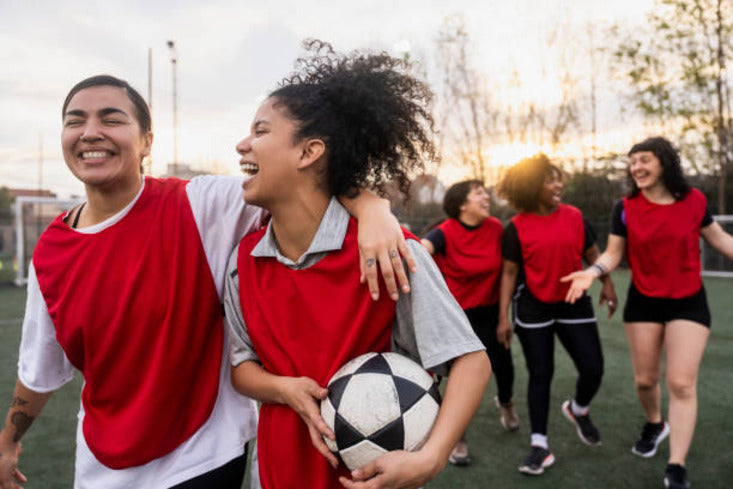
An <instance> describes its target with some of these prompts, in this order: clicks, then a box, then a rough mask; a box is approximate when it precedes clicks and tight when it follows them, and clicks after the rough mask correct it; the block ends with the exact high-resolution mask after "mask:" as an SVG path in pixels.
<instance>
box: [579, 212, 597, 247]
mask: <svg viewBox="0 0 733 489" xmlns="http://www.w3.org/2000/svg"><path fill="white" fill-rule="evenodd" d="M583 228H584V233H585V238H584V240H583V251H586V250H587V249H588V248H590V247H591V246H593V245H594V244H596V241H598V235H597V234H596V230H595V229H594V228H593V225H592V224H591V223H590V222H589V221H588V220H587V219H583Z"/></svg>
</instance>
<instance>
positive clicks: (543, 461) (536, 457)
mask: <svg viewBox="0 0 733 489" xmlns="http://www.w3.org/2000/svg"><path fill="white" fill-rule="evenodd" d="M554 463H555V456H554V455H553V454H552V453H550V451H549V450H548V449H546V448H542V447H537V446H534V445H533V446H532V448H531V449H530V450H529V454H528V455H527V458H525V459H524V462H522V465H520V466H519V471H520V472H521V473H523V474H529V475H540V474H542V473H544V472H545V468H546V467H549V466H550V465H552V464H554Z"/></svg>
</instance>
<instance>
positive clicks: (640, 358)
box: [563, 137, 733, 489]
mask: <svg viewBox="0 0 733 489" xmlns="http://www.w3.org/2000/svg"><path fill="white" fill-rule="evenodd" d="M629 159H630V161H629V167H628V179H629V185H630V188H631V191H630V192H629V195H627V196H626V197H624V198H623V199H622V200H621V201H619V202H618V203H617V204H616V205H615V206H614V208H613V217H612V223H611V233H610V234H609V236H608V246H607V247H606V251H604V252H603V254H602V255H601V256H600V257H599V258H598V259H597V260H596V261H595V262H594V263H593V265H592V266H591V267H590V268H587V269H586V270H584V271H582V272H576V273H573V274H571V275H569V276H567V277H565V278H564V279H563V280H564V281H570V280H572V282H571V287H570V289H569V290H568V293H567V300H568V301H569V302H570V303H575V301H577V300H578V298H580V297H582V295H583V293H584V292H585V291H586V290H588V288H589V287H590V285H591V283H592V282H593V279H594V278H595V277H597V276H605V275H606V274H607V273H608V272H609V271H611V270H613V269H614V268H616V267H617V266H618V264H619V263H620V262H621V259H622V258H623V257H624V254H625V255H626V259H627V260H628V263H629V267H630V268H631V283H630V284H629V291H628V296H627V299H626V306H625V307H624V325H625V327H626V336H627V338H628V340H629V349H630V350H631V361H632V364H633V367H634V384H635V386H636V394H637V396H638V397H639V402H640V403H641V407H642V409H643V410H644V415H645V417H646V424H645V425H644V427H643V429H642V432H641V436H640V437H639V439H638V441H637V442H636V443H635V444H634V446H633V447H632V449H631V451H632V452H633V453H634V454H636V455H638V456H640V457H653V456H654V455H655V454H656V452H657V447H658V446H659V444H660V443H661V442H662V441H663V440H664V439H665V438H666V437H667V435H669V462H668V464H667V468H666V469H665V475H664V483H665V486H667V487H670V488H674V489H678V488H687V487H689V481H688V479H687V470H686V468H685V458H686V457H687V453H688V451H689V449H690V444H691V443H692V436H693V434H694V431H695V422H696V418H697V375H698V372H699V369H700V362H701V361H702V356H703V352H704V351H705V345H706V344H707V341H708V337H709V336H710V323H711V319H710V309H709V308H708V302H707V297H706V296H705V287H704V286H703V284H702V278H701V276H700V270H701V263H700V236H702V237H703V238H704V239H705V241H706V242H707V243H708V244H709V245H710V246H711V247H713V248H714V249H716V250H718V251H719V252H720V253H722V254H723V255H725V256H726V257H727V258H728V259H729V260H733V236H731V235H730V234H728V233H726V232H725V231H724V230H723V229H722V228H721V227H720V225H719V224H718V223H716V222H715V221H713V219H712V217H711V215H710V213H709V211H708V209H707V201H706V199H705V196H704V195H703V194H702V193H701V192H700V191H698V190H697V189H695V188H691V187H690V186H689V184H688V183H687V181H686V180H685V177H684V175H683V173H682V166H681V164H680V157H679V154H678V153H677V151H676V150H675V149H674V147H673V146H672V144H671V143H670V142H669V141H668V140H666V139H664V138H661V137H654V138H649V139H646V140H644V141H642V142H640V143H638V144H635V145H634V146H632V148H631V150H630V151H629ZM663 351H664V352H665V353H666V356H667V367H666V383H667V389H668V391H669V414H668V419H669V423H667V422H665V421H664V418H663V417H662V402H661V389H660V386H659V379H660V377H661V371H662V352H663Z"/></svg>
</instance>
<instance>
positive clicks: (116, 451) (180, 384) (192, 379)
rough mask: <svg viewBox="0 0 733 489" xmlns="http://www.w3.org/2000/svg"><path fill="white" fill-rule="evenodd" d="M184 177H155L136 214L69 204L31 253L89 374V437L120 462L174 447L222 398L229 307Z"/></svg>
mask: <svg viewBox="0 0 733 489" xmlns="http://www.w3.org/2000/svg"><path fill="white" fill-rule="evenodd" d="M186 183H187V182H185V181H182V180H177V179H168V180H157V179H153V178H147V179H145V188H144V190H143V192H142V194H141V195H140V197H139V198H138V200H137V202H135V204H134V205H133V207H132V208H131V209H130V211H129V212H128V214H127V215H125V216H124V217H123V218H122V219H121V220H120V221H119V222H117V223H115V224H114V225H112V226H110V227H109V228H106V229H104V230H103V231H101V232H99V233H94V234H84V233H80V232H78V231H76V230H73V229H71V228H69V226H67V225H66V224H65V223H64V221H63V216H59V217H58V218H56V220H54V222H53V223H51V225H50V226H49V228H48V229H47V230H46V231H45V232H44V233H43V235H42V236H41V238H40V240H39V241H38V244H37V246H36V249H35V252H34V255H33V265H34V267H35V270H36V275H37V277H38V284H39V286H40V289H41V292H42V294H43V298H44V300H45V301H46V305H47V306H48V312H49V315H50V317H51V319H52V320H53V323H54V326H55V329H56V338H57V339H58V342H59V344H60V345H61V346H62V348H63V349H64V352H65V353H66V356H67V357H68V359H69V361H70V362H71V363H72V365H74V366H75V367H76V368H77V369H79V370H80V371H81V372H82V374H83V375H84V388H83V391H82V395H81V399H82V405H83V407H84V413H85V414H84V422H83V426H82V430H83V433H84V438H85V440H86V442H87V445H88V446H89V449H90V450H91V451H92V453H93V454H94V456H95V457H97V459H98V460H99V461H100V462H102V463H103V464H104V465H106V466H108V467H110V468H112V469H123V468H127V467H132V466H137V465H142V464H145V463H147V462H149V461H151V460H153V459H156V458H159V457H161V456H163V455H165V454H167V453H169V452H171V451H173V450H174V449H175V448H176V447H177V446H179V445H180V444H181V443H182V442H184V441H185V440H186V439H188V438H189V437H190V436H191V435H192V434H193V433H195V432H196V430H197V429H198V428H199V427H201V426H202V425H203V424H204V423H205V422H206V420H207V419H208V417H209V415H210V414H211V411H212V409H213V407H214V403H215V401H216V396H217V391H218V383H219V369H220V365H221V355H222V344H223V324H222V313H221V306H220V301H219V296H218V294H217V290H216V286H215V283H214V280H213V277H212V276H211V271H210V269H209V267H208V265H207V260H206V256H205V254H204V249H203V245H202V243H201V238H200V236H199V233H198V229H197V227H196V223H195V221H194V217H193V213H192V211H191V208H190V205H189V202H188V198H187V195H186V188H185V186H186ZM170 255H176V256H180V257H182V259H180V260H175V261H171V260H169V259H168V258H169V257H170ZM183 262H185V263H188V266H187V267H185V268H183V267H181V268H177V267H171V266H169V264H171V263H183ZM190 345H196V347H195V348H191V346H190ZM191 399H197V402H195V403H191V402H188V401H190V400H191Z"/></svg>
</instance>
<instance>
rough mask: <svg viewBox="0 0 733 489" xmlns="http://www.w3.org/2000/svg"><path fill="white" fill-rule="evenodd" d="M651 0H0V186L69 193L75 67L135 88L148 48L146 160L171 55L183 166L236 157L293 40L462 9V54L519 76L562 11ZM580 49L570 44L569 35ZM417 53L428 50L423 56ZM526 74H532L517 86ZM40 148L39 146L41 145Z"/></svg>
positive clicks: (566, 18)
mask: <svg viewBox="0 0 733 489" xmlns="http://www.w3.org/2000/svg"><path fill="white" fill-rule="evenodd" d="M652 4H653V0H615V1H613V2H609V1H606V0H545V1H541V0H514V1H512V2H510V1H506V0H483V1H480V2H479V1H476V0H451V1H447V0H446V1H438V0H399V1H397V0H370V1H368V2H367V1H349V0H340V1H331V0H283V1H280V0H268V1H264V2H263V1H258V2H255V1H252V0H207V1H205V2H204V1H195V0H161V1H150V0H148V1H139V2H138V1H125V0H117V1H114V2H99V1H97V0H76V1H74V2H65V1H46V0H43V1H41V0H35V1H34V0H0V66H1V67H2V68H0V112H1V113H2V114H3V116H2V117H1V118H0V186H10V187H30V188H35V187H37V185H38V178H39V159H42V161H43V164H42V180H43V186H44V187H45V188H51V189H52V190H54V191H56V192H57V193H58V194H59V195H61V196H68V195H69V194H72V193H75V194H81V193H82V187H81V185H80V184H78V183H77V182H76V181H75V180H74V179H73V177H71V176H70V174H69V173H68V171H67V170H66V167H65V165H64V163H63V159H62V157H61V151H60V145H59V134H60V127H61V124H60V122H61V116H60V112H61V104H62V102H63V99H64V97H65V95H66V92H67V91H68V90H69V89H70V88H71V86H73V85H74V84H75V83H76V82H77V81H79V80H81V79H83V78H85V77H87V76H91V75H95V74H100V73H108V74H113V75H115V76H119V77H121V78H124V79H126V80H128V81H129V82H130V83H131V84H132V85H133V86H135V87H136V88H137V89H138V90H139V91H140V92H141V93H142V94H143V95H144V96H147V92H148V51H149V49H151V50H152V80H153V90H152V92H153V93H152V109H153V123H154V132H155V143H154V150H153V164H154V167H153V172H154V173H160V172H162V171H163V170H164V167H165V162H167V161H170V160H171V158H172V155H173V136H172V134H173V123H172V110H171V109H172V69H171V62H170V55H169V50H168V48H167V46H166V41H167V40H174V41H175V45H176V51H177V56H178V67H179V72H178V75H179V103H178V121H179V123H178V155H179V161H181V162H186V163H190V164H192V165H194V166H205V165H210V166H211V165H214V166H215V167H216V169H217V170H219V171H222V172H229V173H235V172H236V171H237V161H238V159H237V155H236V153H235V152H234V145H235V144H236V142H237V141H238V140H239V139H241V138H242V137H243V136H245V135H246V134H247V132H248V128H249V123H250V120H251V117H252V115H253V114H254V111H255V109H256V107H257V105H258V103H259V102H260V101H261V100H262V97H263V96H264V94H266V93H267V92H268V91H269V90H271V89H272V88H274V87H275V85H276V83H277V81H278V80H279V79H280V78H282V77H283V76H284V75H287V73H288V72H289V71H290V69H291V68H292V63H293V61H294V59H295V58H296V57H297V56H298V54H299V52H300V41H301V40H302V39H304V38H308V37H315V38H320V39H323V40H327V41H330V42H331V43H332V44H334V46H335V47H336V48H337V49H338V50H340V51H349V50H352V49H356V48H372V49H382V50H388V51H391V52H397V50H400V49H405V47H408V46H409V49H410V52H411V55H412V56H413V59H414V58H430V56H431V51H432V49H433V46H434V41H435V38H436V35H437V32H438V30H439V28H440V25H441V22H442V21H443V19H444V18H445V17H446V16H449V15H455V14H462V15H463V16H464V17H465V19H466V25H467V28H468V31H469V34H470V36H471V39H472V41H473V43H472V46H471V49H472V53H471V54H472V56H473V59H474V60H475V62H476V64H477V65H479V66H478V67H479V68H480V69H482V70H483V71H485V72H486V73H493V74H497V76H498V75H499V74H501V73H507V72H509V71H512V70H513V71H518V72H520V73H522V74H523V75H524V76H525V78H531V77H532V70H533V69H537V67H538V66H540V65H542V66H546V63H542V62H541V60H543V57H545V56H546V51H545V43H546V42H547V36H548V33H549V32H550V31H551V30H552V29H553V28H556V27H557V25H562V26H564V28H567V29H579V30H582V29H584V28H586V26H587V24H588V23H589V22H593V23H595V22H608V21H618V22H621V23H626V24H628V25H632V24H634V23H640V22H643V19H644V12H645V11H647V10H648V9H650V8H651V6H652ZM578 49H582V46H578ZM428 64H429V63H428ZM530 88H531V87H530ZM40 155H42V156H40Z"/></svg>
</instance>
